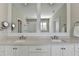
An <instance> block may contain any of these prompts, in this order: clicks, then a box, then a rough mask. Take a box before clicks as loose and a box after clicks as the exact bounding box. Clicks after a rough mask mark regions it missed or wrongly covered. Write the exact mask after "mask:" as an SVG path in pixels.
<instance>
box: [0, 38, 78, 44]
mask: <svg viewBox="0 0 79 59" xmlns="http://www.w3.org/2000/svg"><path fill="white" fill-rule="evenodd" d="M37 38H38V37H37ZM37 38H35V37H30V38H28V39H25V40H18V38H15V37H13V38H8V39H1V40H0V45H50V44H61V43H79V38H78V37H60V38H59V39H57V40H59V41H56V40H54V41H53V40H52V39H50V38H49V37H42V38H41V37H39V38H38V39H37ZM60 40H62V41H60Z"/></svg>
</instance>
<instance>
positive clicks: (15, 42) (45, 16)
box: [0, 3, 79, 56]
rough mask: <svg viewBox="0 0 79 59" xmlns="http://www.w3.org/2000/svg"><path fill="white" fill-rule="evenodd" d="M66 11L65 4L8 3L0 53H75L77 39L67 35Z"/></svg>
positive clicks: (69, 54)
mask: <svg viewBox="0 0 79 59" xmlns="http://www.w3.org/2000/svg"><path fill="white" fill-rule="evenodd" d="M70 12H71V11H70V4H69V3H68V4H66V3H52V4H50V3H13V4H12V3H9V4H8V20H7V21H8V23H9V27H8V28H7V37H6V39H0V56H77V55H79V53H78V52H79V40H78V39H79V38H75V37H70V30H71V29H70V28H71V27H70V25H71V20H70V19H71V18H70V17H71V13H70Z"/></svg>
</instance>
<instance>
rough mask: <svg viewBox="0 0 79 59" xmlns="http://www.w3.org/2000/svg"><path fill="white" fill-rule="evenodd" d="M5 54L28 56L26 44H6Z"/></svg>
mask: <svg viewBox="0 0 79 59" xmlns="http://www.w3.org/2000/svg"><path fill="white" fill-rule="evenodd" d="M5 48H6V49H5V50H6V53H5V54H6V56H28V47H27V46H6V47H5Z"/></svg>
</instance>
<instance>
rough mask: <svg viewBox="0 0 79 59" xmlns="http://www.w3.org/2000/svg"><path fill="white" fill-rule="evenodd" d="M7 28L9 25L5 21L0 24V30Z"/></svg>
mask: <svg viewBox="0 0 79 59" xmlns="http://www.w3.org/2000/svg"><path fill="white" fill-rule="evenodd" d="M8 27H9V23H8V22H7V21H3V22H1V27H0V30H3V29H7V28H8Z"/></svg>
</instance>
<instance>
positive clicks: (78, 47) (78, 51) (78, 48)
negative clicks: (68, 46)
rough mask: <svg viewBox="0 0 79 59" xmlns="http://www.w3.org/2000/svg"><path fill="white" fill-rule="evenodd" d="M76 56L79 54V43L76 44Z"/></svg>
mask: <svg viewBox="0 0 79 59" xmlns="http://www.w3.org/2000/svg"><path fill="white" fill-rule="evenodd" d="M75 56H79V44H76V45H75Z"/></svg>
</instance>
